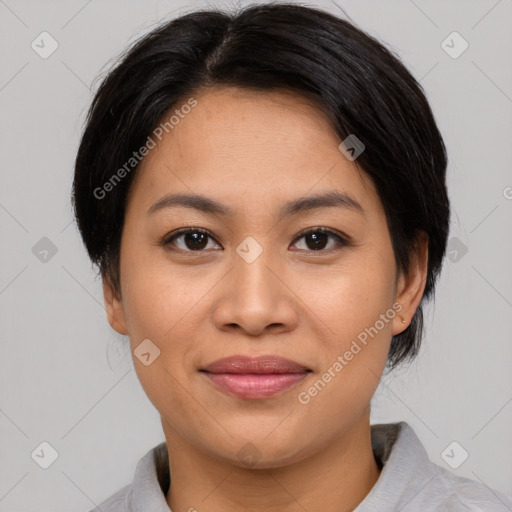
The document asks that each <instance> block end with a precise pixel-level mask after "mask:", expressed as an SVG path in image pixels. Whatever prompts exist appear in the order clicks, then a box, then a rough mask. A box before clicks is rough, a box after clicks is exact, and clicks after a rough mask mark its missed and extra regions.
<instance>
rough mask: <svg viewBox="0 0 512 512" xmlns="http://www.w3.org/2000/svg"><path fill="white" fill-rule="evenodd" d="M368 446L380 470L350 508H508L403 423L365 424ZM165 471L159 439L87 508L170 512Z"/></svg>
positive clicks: (455, 511)
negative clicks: (443, 462) (430, 451)
mask: <svg viewBox="0 0 512 512" xmlns="http://www.w3.org/2000/svg"><path fill="white" fill-rule="evenodd" d="M371 435H372V448H373V452H374V455H375V459H376V460H377V462H378V464H379V466H380V467H382V471H381V474H380V477H379V479H378V480H377V482H376V484H375V485H374V486H373V488H372V489H371V491H370V492H369V493H368V495H367V496H366V498H365V499H364V500H363V501H362V502H361V503H360V504H359V505H358V507H357V508H356V509H355V510H354V512H387V511H389V512H391V511H401V512H430V511H443V512H447V511H449V512H468V511H474V512H476V511H481V512H490V511H496V512H512V499H511V498H510V497H507V496H505V495H504V494H501V493H499V492H497V491H494V490H491V489H489V488H488V487H487V486H485V485H484V484H481V483H479V482H475V481H473V480H469V479H467V478H462V477H459V476H456V475H455V474H453V473H451V472H450V471H448V470H447V469H444V468H442V467H440V466H437V465H436V464H433V463H432V462H430V460H429V458H428V455H427V452H426V451H425V449H424V448H423V445H422V444H421V442H420V440H419V439H418V437H417V436H416V434H415V433H414V431H413V430H412V429H411V427H410V426H409V425H408V424H407V423H405V422H400V423H387V424H380V425H372V426H371ZM169 482H170V475H169V466H168V454H167V447H166V444H165V443H161V444H159V445H158V446H156V447H154V448H152V449H151V450H150V451H149V452H148V453H147V454H146V455H145V456H144V457H143V458H142V459H141V460H140V461H139V462H138V464H137V468H136V470H135V476H134V479H133V482H132V483H131V484H130V485H127V486H126V487H123V488H122V489H120V490H119V491H118V492H116V493H115V494H114V495H112V496H111V497H110V498H108V499H107V500H105V501H104V502H103V503H101V504H100V505H99V506H98V507H97V508H95V509H94V510H92V511H90V512H171V511H170V509H169V507H168V506H167V503H166V501H165V494H166V493H167V489H168V488H169Z"/></svg>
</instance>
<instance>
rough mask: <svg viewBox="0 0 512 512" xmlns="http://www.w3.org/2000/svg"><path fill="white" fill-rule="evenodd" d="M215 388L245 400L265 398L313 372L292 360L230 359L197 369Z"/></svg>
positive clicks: (285, 388)
mask: <svg viewBox="0 0 512 512" xmlns="http://www.w3.org/2000/svg"><path fill="white" fill-rule="evenodd" d="M200 372H201V373H203V375H205V377H206V378H208V380H209V381H210V382H212V383H213V384H214V385H215V386H216V387H217V388H218V389H220V390H221V391H223V392H225V393H228V394H230V395H232V396H236V397H237V398H241V399H245V400H256V399H264V398H270V397H272V396H275V395H277V394H279V393H282V392H284V391H285V390H288V389H290V388H292V387H294V386H295V385H297V384H298V383H299V382H301V381H302V380H304V379H305V378H306V377H307V376H308V374H309V373H311V372H312V370H311V369H310V368H307V367H305V366H303V365H301V364H299V363H296V362H295V361H291V360H289V359H285V358H282V357H276V356H260V357H254V358H253V357H247V356H233V357H228V358H225V359H219V360H218V361H215V362H213V363H211V364H209V365H208V366H206V367H205V368H202V369H201V370H200Z"/></svg>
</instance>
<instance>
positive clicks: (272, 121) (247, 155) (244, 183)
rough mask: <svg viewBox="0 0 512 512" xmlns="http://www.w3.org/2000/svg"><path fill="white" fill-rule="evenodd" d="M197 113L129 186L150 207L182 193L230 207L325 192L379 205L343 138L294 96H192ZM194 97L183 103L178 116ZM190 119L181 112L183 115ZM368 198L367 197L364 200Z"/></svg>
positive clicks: (231, 91) (233, 91) (178, 122)
mask: <svg viewBox="0 0 512 512" xmlns="http://www.w3.org/2000/svg"><path fill="white" fill-rule="evenodd" d="M192 98H193V100H195V102H196V103H195V106H194V107H193V108H190V109H189V108H187V109H184V110H183V111H181V112H177V113H178V114H179V113H181V115H180V116H179V117H178V116H175V119H174V121H175V124H173V125H172V128H169V126H168V127H167V128H168V129H167V132H166V131H164V133H163V134H162V136H161V140H160V141H157V145H156V147H155V148H154V149H152V150H151V151H150V152H149V154H148V155H147V156H146V157H145V158H144V160H143V162H142V163H141V165H140V166H139V169H138V171H137V177H136V180H135V181H134V183H133V184H132V187H131V195H132V196H135V195H136V196H146V201H145V202H146V203H147V201H150V200H156V199H158V197H157V196H161V195H162V193H164V192H168V191H170V190H174V189H178V190H179V191H186V192H188V193H190V192H197V193H201V194H203V195H208V194H209V193H210V194H209V195H211V193H212V192H213V191H215V194H216V195H217V197H218V198H219V200H225V201H227V202H230V201H231V202H232V201H234V200H240V199H243V198H245V200H246V201H256V202H258V201H262V202H260V203H259V204H261V205H263V204H268V202H269V201H271V200H273V198H274V199H275V200H276V201H277V200H278V199H279V198H282V197H283V194H284V195H289V196H290V197H296V196H298V195H306V194H307V193H308V192H309V191H311V192H318V191H320V190H322V191H325V190H326V189H333V188H334V189H337V190H342V191H345V192H348V191H350V192H351V194H352V195H353V196H356V197H355V199H356V200H358V202H360V203H364V202H368V201H369V200H372V198H373V199H376V194H375V190H374V187H373V185H372V183H371V180H370V179H369V178H368V176H366V173H364V172H363V171H362V170H361V169H360V168H358V166H357V164H356V162H352V161H349V160H348V159H347V158H345V156H344V155H343V154H342V153H341V151H340V150H339V147H338V146H339V144H340V142H341V140H340V138H339V137H338V135H337V134H336V132H335V131H334V129H333V128H332V126H331V124H330V121H329V119H328V117H327V116H326V114H325V113H324V112H323V111H322V110H321V109H320V108H319V107H318V106H317V105H315V104H314V103H313V102H312V101H311V100H309V99H306V98H304V97H302V96H300V95H298V94H296V93H293V92H289V91H284V90H278V91H257V90H248V89H240V88H235V87H223V88H210V89H206V90H202V91H200V92H199V93H196V94H195V95H193V96H192ZM190 99H191V98H189V97H185V98H184V99H183V100H182V101H180V102H178V103H177V104H176V105H175V106H174V107H173V109H172V112H170V113H166V115H165V116H163V118H162V120H163V122H165V120H168V119H169V118H170V116H171V115H172V114H173V113H174V112H176V110H178V111H179V110H180V106H182V105H185V104H187V103H188V102H189V100H190ZM185 111H186V112H187V113H184V112H185ZM365 196H368V197H365Z"/></svg>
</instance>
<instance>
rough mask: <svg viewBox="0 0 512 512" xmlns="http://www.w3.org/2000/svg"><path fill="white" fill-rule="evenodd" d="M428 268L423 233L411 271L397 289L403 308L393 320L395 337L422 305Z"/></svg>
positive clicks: (418, 241)
mask: <svg viewBox="0 0 512 512" xmlns="http://www.w3.org/2000/svg"><path fill="white" fill-rule="evenodd" d="M427 268H428V236H427V234H426V233H424V232H423V231H422V232H420V233H419V234H418V236H417V239H416V243H415V246H414V248H413V249H412V250H411V253H410V260H409V271H408V273H407V274H403V273H401V274H400V276H399V278H398V282H397V289H396V298H395V302H397V303H399V304H400V305H401V306H402V307H401V309H400V314H399V315H396V316H395V318H394V319H393V336H395V335H397V334H400V333H401V332H403V331H405V329H407V327H408V326H409V324H410V323H411V319H412V317H413V316H414V313H415V312H416V310H417V309H418V306H419V305H420V302H421V299H422V298H423V292H424V290H425V284H426V280H427Z"/></svg>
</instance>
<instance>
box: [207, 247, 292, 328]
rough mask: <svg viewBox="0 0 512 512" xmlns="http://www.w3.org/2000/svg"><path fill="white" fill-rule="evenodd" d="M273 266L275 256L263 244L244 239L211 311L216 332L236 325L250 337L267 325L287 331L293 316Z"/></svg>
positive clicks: (275, 263)
mask: <svg viewBox="0 0 512 512" xmlns="http://www.w3.org/2000/svg"><path fill="white" fill-rule="evenodd" d="M276 265H278V266H280V265H279V262H278V258H277V255H276V254H275V253H273V252H271V249H269V248H268V247H266V246H265V243H264V242H261V243H260V242H258V241H256V240H255V239H254V238H252V237H247V238H246V239H244V240H243V241H242V242H241V243H240V244H239V245H238V246H237V247H236V249H235V251H234V252H233V271H232V272H230V277H229V279H228V281H227V282H226V283H227V288H224V289H223V292H222V295H223V296H222V300H221V301H220V302H219V303H218V304H217V308H216V310H215V312H214V317H215V322H216V325H217V327H218V328H219V329H226V328H228V327H229V328H231V327H233V326H235V325H236V326H238V327H239V328H241V329H242V330H244V331H246V332H247V333H250V334H252V335H257V334H260V333H261V332H262V331H263V330H265V328H267V327H268V326H272V328H277V327H278V328H280V329H284V330H288V329H290V327H291V325H292V324H294V322H295V321H296V320H295V317H296V315H295V311H294V309H293V305H292V301H290V300H289V297H288V296H287V292H286V290H287V288H286V287H283V285H282V283H281V282H280V280H279V279H278V278H277V277H276V274H277V275H279V273H280V272H279V269H278V268H276ZM281 273H282V271H281Z"/></svg>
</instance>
